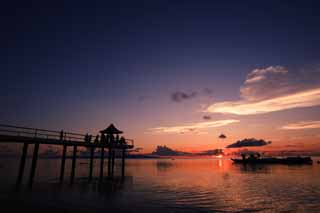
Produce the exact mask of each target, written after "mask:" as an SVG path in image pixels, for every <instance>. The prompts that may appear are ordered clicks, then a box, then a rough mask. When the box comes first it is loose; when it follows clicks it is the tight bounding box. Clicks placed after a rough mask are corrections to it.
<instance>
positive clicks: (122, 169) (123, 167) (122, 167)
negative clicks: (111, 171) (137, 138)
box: [121, 149, 126, 178]
mask: <svg viewBox="0 0 320 213" xmlns="http://www.w3.org/2000/svg"><path fill="white" fill-rule="evenodd" d="M125 159H126V149H122V163H121V177H122V178H124V170H125V165H126V164H125Z"/></svg>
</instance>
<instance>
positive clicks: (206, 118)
mask: <svg viewBox="0 0 320 213" xmlns="http://www.w3.org/2000/svg"><path fill="white" fill-rule="evenodd" d="M202 118H203V120H211V116H210V115H204V116H203V117H202Z"/></svg>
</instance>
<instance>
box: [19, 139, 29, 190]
mask: <svg viewBox="0 0 320 213" xmlns="http://www.w3.org/2000/svg"><path fill="white" fill-rule="evenodd" d="M28 145H29V144H28V143H24V144H23V148H22V155H21V159H20V166H19V173H18V177H17V182H16V186H17V187H19V186H20V185H21V182H22V177H23V172H24V166H25V165H26V158H27V153H28Z"/></svg>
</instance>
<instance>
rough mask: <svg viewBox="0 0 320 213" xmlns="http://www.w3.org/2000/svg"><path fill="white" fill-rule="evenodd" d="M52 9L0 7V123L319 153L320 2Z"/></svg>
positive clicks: (142, 142)
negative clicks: (244, 142) (252, 142)
mask: <svg viewBox="0 0 320 213" xmlns="http://www.w3.org/2000/svg"><path fill="white" fill-rule="evenodd" d="M10 2H11V1H10ZM50 2H51V3H49V2H48V1H22V2H20V3H7V5H3V6H2V7H1V9H0V10H1V14H2V19H1V21H0V22H1V34H0V44H1V48H0V55H1V59H0V60H1V63H0V70H1V78H0V94H1V104H0V123H5V124H13V125H20V126H32V127H39V128H46V129H53V130H61V129H64V130H69V131H74V132H80V133H86V132H89V133H91V134H96V133H97V132H98V131H99V130H101V129H104V128H105V127H106V126H108V125H109V124H110V123H114V124H115V125H116V126H117V127H118V128H119V129H121V130H123V131H124V132H125V136H126V137H128V138H132V139H134V140H135V143H136V146H137V147H142V148H143V152H151V151H152V150H154V149H155V147H156V146H157V145H167V146H169V147H171V148H174V149H178V150H182V151H202V150H209V149H215V148H224V147H226V146H227V145H228V144H231V143H234V142H235V141H237V140H240V139H244V138H251V137H254V138H258V139H265V140H268V141H272V144H270V145H267V146H266V147H264V148H265V149H270V150H317V151H320V131H319V130H320V27H319V26H320V24H319V23H320V13H319V10H320V4H319V1H299V2H300V3H296V2H294V1H220V2H219V3H217V1H188V0H186V1H165V0H161V1H157V0H156V1H139V0H137V1H113V2H112V1H99V2H95V1H50ZM9 4H10V5H9ZM221 133H223V134H225V135H226V136H227V138H225V139H219V135H220V134H221Z"/></svg>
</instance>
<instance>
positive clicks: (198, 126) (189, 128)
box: [150, 119, 240, 134]
mask: <svg viewBox="0 0 320 213" xmlns="http://www.w3.org/2000/svg"><path fill="white" fill-rule="evenodd" d="M237 122H240V121H239V120H233V119H230V120H218V121H208V122H199V123H193V124H188V125H182V126H171V127H156V128H152V129H150V130H151V131H152V132H153V133H167V134H170V133H188V132H195V133H196V132H199V131H200V130H204V129H208V128H214V127H221V126H226V125H228V124H232V123H237Z"/></svg>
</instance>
